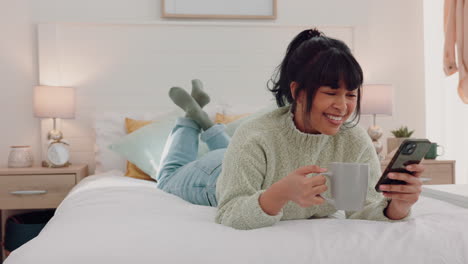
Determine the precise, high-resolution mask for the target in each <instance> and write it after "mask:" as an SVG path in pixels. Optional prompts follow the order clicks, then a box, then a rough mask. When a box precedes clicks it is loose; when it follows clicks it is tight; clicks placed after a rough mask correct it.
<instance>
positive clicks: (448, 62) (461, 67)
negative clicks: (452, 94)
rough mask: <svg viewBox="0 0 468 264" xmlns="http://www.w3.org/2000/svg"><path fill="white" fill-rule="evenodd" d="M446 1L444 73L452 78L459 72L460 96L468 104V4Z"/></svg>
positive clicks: (459, 0) (461, 0) (461, 1)
mask: <svg viewBox="0 0 468 264" xmlns="http://www.w3.org/2000/svg"><path fill="white" fill-rule="evenodd" d="M444 1H445V2H444V32H445V45H444V72H445V74H446V75H447V76H450V75H452V74H454V73H456V72H457V71H458V73H459V82H458V95H459V96H460V98H461V100H462V101H463V103H465V104H468V3H467V4H465V0H444ZM467 2H468V1H467ZM455 47H456V49H457V52H456V53H455ZM455 54H456V56H455ZM455 57H457V58H456V59H455Z"/></svg>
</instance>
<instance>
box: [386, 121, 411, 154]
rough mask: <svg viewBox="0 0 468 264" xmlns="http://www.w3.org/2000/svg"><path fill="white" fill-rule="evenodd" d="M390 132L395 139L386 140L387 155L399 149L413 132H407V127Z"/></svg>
mask: <svg viewBox="0 0 468 264" xmlns="http://www.w3.org/2000/svg"><path fill="white" fill-rule="evenodd" d="M391 132H392V134H393V135H394V136H395V137H394V138H387V153H390V152H391V151H393V150H395V149H397V148H398V147H400V145H401V143H402V142H403V141H405V139H407V138H409V137H411V135H412V134H413V133H414V130H411V131H409V130H408V127H406V126H402V127H400V128H399V129H396V130H392V131H391Z"/></svg>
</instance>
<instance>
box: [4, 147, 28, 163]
mask: <svg viewBox="0 0 468 264" xmlns="http://www.w3.org/2000/svg"><path fill="white" fill-rule="evenodd" d="M33 160H34V159H33V154H32V151H31V146H11V147H10V154H9V155H8V167H9V168H27V167H31V166H32V165H33Z"/></svg>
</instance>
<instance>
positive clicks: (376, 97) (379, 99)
mask: <svg viewBox="0 0 468 264" xmlns="http://www.w3.org/2000/svg"><path fill="white" fill-rule="evenodd" d="M361 113H362V114H363V115H372V116H373V121H374V122H373V125H372V126H370V127H369V128H368V129H367V133H368V134H369V136H370V137H371V139H372V143H373V144H374V147H375V151H376V152H377V155H378V156H379V158H380V160H383V158H384V157H383V154H382V149H383V144H382V142H380V140H379V139H380V138H381V137H382V135H383V130H382V128H381V127H379V126H377V124H376V122H375V119H376V115H388V116H391V115H392V114H393V87H392V86H391V85H388V84H367V85H364V89H363V96H362V109H361Z"/></svg>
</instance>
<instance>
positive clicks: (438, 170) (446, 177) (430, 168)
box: [423, 163, 454, 184]
mask: <svg viewBox="0 0 468 264" xmlns="http://www.w3.org/2000/svg"><path fill="white" fill-rule="evenodd" d="M424 167H425V171H424V173H423V174H424V177H427V178H431V180H430V181H428V182H426V184H453V174H454V173H453V166H452V165H451V164H448V163H442V164H427V163H425V164H424Z"/></svg>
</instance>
